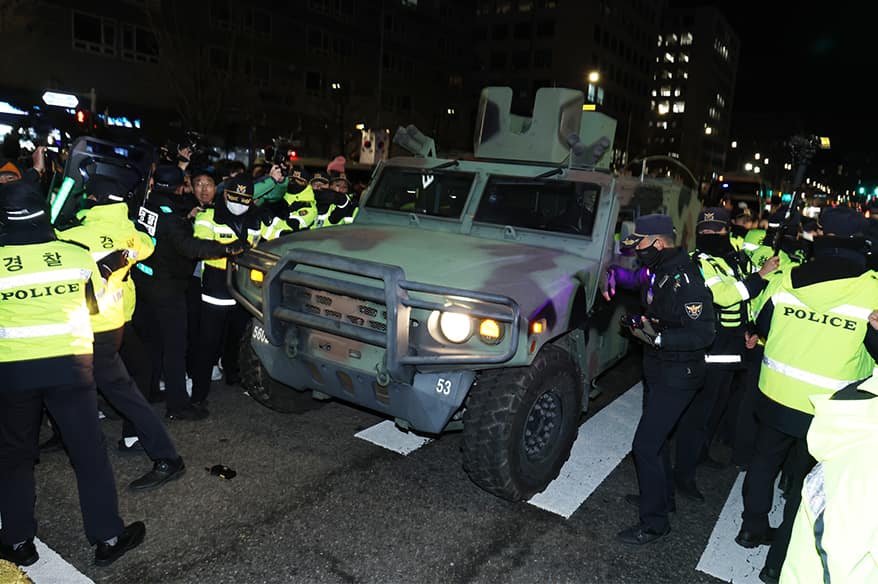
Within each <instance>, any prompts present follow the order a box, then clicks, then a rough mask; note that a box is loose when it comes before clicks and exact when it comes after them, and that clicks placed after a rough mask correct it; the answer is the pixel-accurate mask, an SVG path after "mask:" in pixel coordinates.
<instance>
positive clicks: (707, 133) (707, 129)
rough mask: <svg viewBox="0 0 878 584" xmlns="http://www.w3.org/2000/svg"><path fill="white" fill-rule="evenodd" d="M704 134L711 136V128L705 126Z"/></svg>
mask: <svg viewBox="0 0 878 584" xmlns="http://www.w3.org/2000/svg"><path fill="white" fill-rule="evenodd" d="M704 133H705V135H707V136H710V135H711V134H713V128H711V127H710V126H708V125H706V124H705V126H704Z"/></svg>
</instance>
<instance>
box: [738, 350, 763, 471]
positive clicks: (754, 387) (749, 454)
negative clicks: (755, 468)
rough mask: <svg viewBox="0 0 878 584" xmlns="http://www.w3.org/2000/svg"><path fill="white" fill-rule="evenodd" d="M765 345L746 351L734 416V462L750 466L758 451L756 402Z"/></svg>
mask: <svg viewBox="0 0 878 584" xmlns="http://www.w3.org/2000/svg"><path fill="white" fill-rule="evenodd" d="M763 354H764V347H763V346H762V345H756V347H754V348H753V349H751V350H749V351H747V352H746V353H744V364H745V365H746V367H747V368H746V370H745V371H744V374H743V378H744V379H743V383H742V387H741V399H740V401H739V402H738V409H737V412H736V414H735V417H734V420H733V421H734V424H735V436H734V440H733V442H732V462H733V463H735V464H736V465H738V466H742V467H743V466H749V465H750V461H751V460H752V458H753V453H754V452H755V451H756V433H757V421H756V403H757V401H758V399H759V394H760V391H759V371H760V369H761V368H762V355H763Z"/></svg>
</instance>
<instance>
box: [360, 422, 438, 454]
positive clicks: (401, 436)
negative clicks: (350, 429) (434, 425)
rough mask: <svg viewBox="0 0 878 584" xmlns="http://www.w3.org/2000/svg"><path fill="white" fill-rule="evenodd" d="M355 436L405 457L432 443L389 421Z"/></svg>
mask: <svg viewBox="0 0 878 584" xmlns="http://www.w3.org/2000/svg"><path fill="white" fill-rule="evenodd" d="M354 436H356V437H357V438H361V439H362V440H366V441H367V442H371V443H372V444H377V445H378V446H381V447H383V448H386V449H388V450H392V451H394V452H398V453H399V454H402V455H403V456H405V455H407V454H409V453H411V452H414V451H415V450H417V449H418V448H420V447H421V446H424V445H425V444H429V443H430V442H431V440H430V439H429V438H424V437H423V436H418V435H417V434H414V433H412V432H403V431H402V430H400V429H399V428H397V427H396V424H394V423H393V422H391V421H389V420H385V421H384V422H381V423H380V424H375V425H374V426H371V427H369V428H366V429H365V430H363V431H361V432H357V433H356V434H354Z"/></svg>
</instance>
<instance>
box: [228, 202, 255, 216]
mask: <svg viewBox="0 0 878 584" xmlns="http://www.w3.org/2000/svg"><path fill="white" fill-rule="evenodd" d="M226 208H227V209H228V210H229V213H231V214H232V215H243V214H244V213H246V212H247V209H249V208H250V205H244V204H243V203H230V202H229V201H226Z"/></svg>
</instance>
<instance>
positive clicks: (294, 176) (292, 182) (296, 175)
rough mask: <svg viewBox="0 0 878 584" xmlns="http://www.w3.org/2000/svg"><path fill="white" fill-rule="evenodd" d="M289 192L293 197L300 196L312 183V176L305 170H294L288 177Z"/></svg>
mask: <svg viewBox="0 0 878 584" xmlns="http://www.w3.org/2000/svg"><path fill="white" fill-rule="evenodd" d="M287 178H288V180H287V192H288V193H290V194H292V195H298V194H299V193H301V192H302V191H304V190H305V187H307V186H308V183H309V182H310V181H311V175H310V174H309V173H308V171H307V170H305V169H304V168H299V167H297V168H293V169H292V170H291V171H290V174H289V175H288V176H287Z"/></svg>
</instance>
